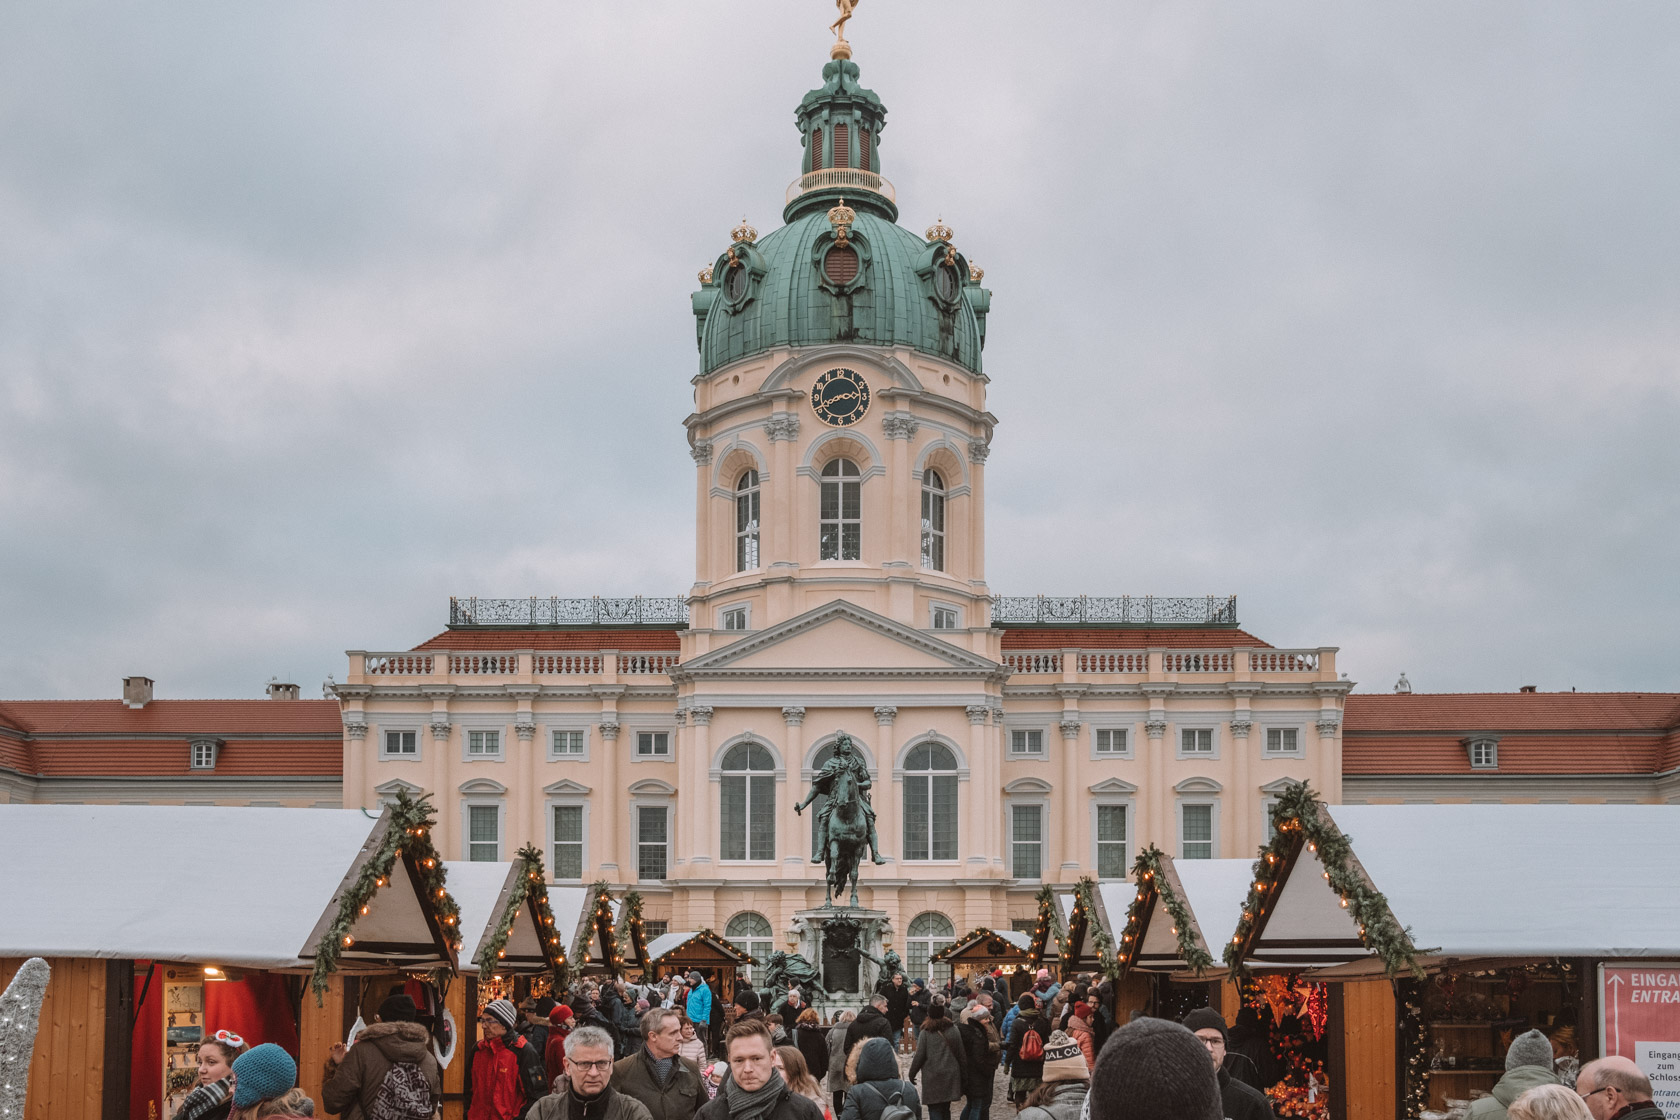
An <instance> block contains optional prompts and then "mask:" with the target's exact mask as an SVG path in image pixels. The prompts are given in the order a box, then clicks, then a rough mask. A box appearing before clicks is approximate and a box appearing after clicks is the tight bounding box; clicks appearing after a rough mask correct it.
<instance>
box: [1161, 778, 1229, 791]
mask: <svg viewBox="0 0 1680 1120" xmlns="http://www.w3.org/2000/svg"><path fill="white" fill-rule="evenodd" d="M1173 789H1175V790H1177V791H1178V792H1179V793H1221V792H1223V791H1224V789H1225V787H1224V786H1222V785H1220V784H1219V783H1218V782H1216V781H1214V780H1213V779H1212V778H1186V779H1184V780H1183V781H1182V782H1179V783H1178V784H1177V785H1176V786H1174V787H1173Z"/></svg>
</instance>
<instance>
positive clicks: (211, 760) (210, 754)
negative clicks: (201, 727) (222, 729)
mask: <svg viewBox="0 0 1680 1120" xmlns="http://www.w3.org/2000/svg"><path fill="white" fill-rule="evenodd" d="M201 750H203V751H205V752H206V753H205V754H201V753H200V751H201ZM187 752H188V753H187V768H188V769H189V770H214V769H215V768H216V756H217V755H219V754H221V753H222V752H221V749H220V744H218V743H217V742H216V740H214V739H194V740H193V741H192V742H191V743H189V744H188V745H187ZM200 758H207V760H206V761H204V762H200V761H199V759H200Z"/></svg>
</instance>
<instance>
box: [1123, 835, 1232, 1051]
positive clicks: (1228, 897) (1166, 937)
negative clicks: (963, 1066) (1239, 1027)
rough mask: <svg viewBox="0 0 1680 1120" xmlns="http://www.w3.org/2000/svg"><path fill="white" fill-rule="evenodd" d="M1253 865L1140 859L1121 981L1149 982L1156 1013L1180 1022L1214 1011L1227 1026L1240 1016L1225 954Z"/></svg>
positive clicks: (1154, 852) (1160, 855) (1151, 855)
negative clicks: (1137, 979) (1197, 1013)
mask: <svg viewBox="0 0 1680 1120" xmlns="http://www.w3.org/2000/svg"><path fill="white" fill-rule="evenodd" d="M1252 867H1253V865H1252V863H1251V862H1250V861H1249V860H1245V859H1189V860H1179V859H1174V858H1173V857H1172V856H1170V855H1167V854H1166V853H1164V852H1162V851H1160V850H1159V849H1157V848H1154V847H1151V848H1148V849H1146V850H1145V851H1144V852H1142V853H1141V854H1140V855H1139V856H1138V859H1137V863H1136V865H1135V867H1134V869H1133V874H1134V876H1135V877H1136V881H1135V883H1134V885H1133V890H1134V892H1135V893H1134V895H1133V898H1132V902H1131V905H1130V906H1129V907H1128V908H1127V910H1126V913H1125V915H1124V917H1123V921H1124V928H1123V929H1122V931H1121V933H1120V937H1119V952H1118V956H1119V963H1120V970H1121V974H1122V975H1123V976H1126V977H1127V978H1128V979H1130V978H1132V977H1133V976H1137V977H1140V978H1147V980H1148V983H1149V1006H1148V1010H1149V1013H1150V1014H1152V1015H1155V1016H1158V1017H1160V1018H1166V1019H1179V1018H1182V1017H1183V1016H1184V1015H1185V1014H1186V1013H1187V1012H1188V1011H1190V1010H1191V1009H1193V1008H1196V1007H1205V1006H1212V1007H1214V1008H1215V1009H1216V1010H1218V1011H1219V1012H1220V1013H1221V1014H1223V1015H1224V1016H1225V1017H1226V1019H1227V1021H1232V1020H1234V1019H1235V1018H1236V1013H1237V995H1236V991H1235V989H1234V987H1232V986H1231V985H1229V984H1228V983H1225V982H1224V977H1225V973H1226V968H1225V963H1224V956H1223V953H1224V948H1225V946H1226V945H1227V944H1229V942H1230V940H1231V935H1232V934H1233V932H1234V931H1235V929H1236V925H1237V917H1238V915H1239V914H1240V913H1241V912H1242V903H1243V899H1244V898H1245V897H1247V895H1248V887H1249V883H1250V882H1251V881H1252V879H1253V872H1252Z"/></svg>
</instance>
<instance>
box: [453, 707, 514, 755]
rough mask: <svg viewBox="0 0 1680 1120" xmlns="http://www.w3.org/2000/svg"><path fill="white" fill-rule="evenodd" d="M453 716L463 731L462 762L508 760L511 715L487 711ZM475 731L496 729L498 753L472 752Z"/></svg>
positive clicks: (461, 731)
mask: <svg viewBox="0 0 1680 1120" xmlns="http://www.w3.org/2000/svg"><path fill="white" fill-rule="evenodd" d="M453 718H454V720H455V723H456V725H457V727H458V728H459V730H460V733H461V761H462V762H470V763H478V762H506V761H507V757H508V745H507V743H508V735H509V734H510V732H511V729H510V728H509V726H508V723H509V717H508V716H504V715H493V714H491V713H488V712H486V713H483V714H480V715H468V716H453ZM474 731H480V732H482V731H494V732H496V753H495V754H473V753H471V752H472V733H473V732H474Z"/></svg>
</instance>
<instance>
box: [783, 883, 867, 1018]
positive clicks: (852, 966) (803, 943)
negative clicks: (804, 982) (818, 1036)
mask: <svg viewBox="0 0 1680 1120" xmlns="http://www.w3.org/2000/svg"><path fill="white" fill-rule="evenodd" d="M889 925H890V922H889V920H888V918H887V915H886V913H885V912H884V911H881V910H865V909H863V908H861V907H856V906H834V907H828V906H819V907H816V908H815V909H811V910H800V911H797V912H796V913H795V914H794V915H793V928H794V932H795V933H797V934H798V935H799V955H800V956H802V957H804V958H805V959H806V960H808V961H810V962H811V963H812V964H814V965H816V966H817V971H818V973H819V974H820V975H821V976H822V986H823V990H822V991H821V992H813V993H809V994H808V1000H809V1002H811V1003H814V1004H820V1005H821V1006H822V1007H823V1010H824V1011H825V1012H826V1013H827V1014H828V1015H829V1016H831V1017H832V1016H833V1015H834V1013H835V1012H837V1011H848V1010H849V1011H857V1010H859V1009H860V1008H862V1007H863V1006H864V1005H865V1004H866V1003H868V1002H869V997H870V996H871V995H872V994H874V991H875V982H876V979H877V977H878V976H879V973H880V968H879V966H878V965H876V963H875V962H874V961H872V960H870V959H869V957H868V956H864V955H863V953H867V954H869V956H873V957H880V956H881V955H882V954H881V937H882V934H883V933H884V932H885V931H886V930H887V928H888V927H889ZM859 949H861V950H862V951H863V953H859V952H858V950H859Z"/></svg>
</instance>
